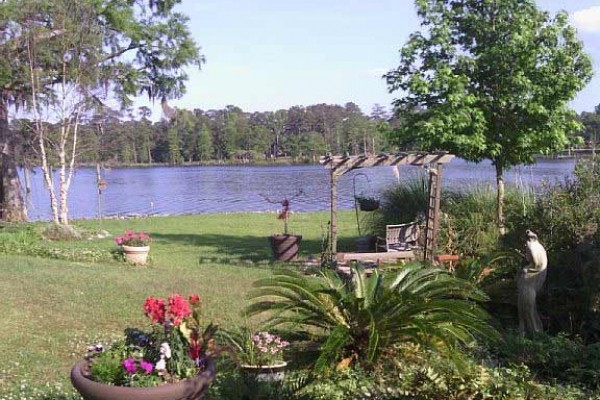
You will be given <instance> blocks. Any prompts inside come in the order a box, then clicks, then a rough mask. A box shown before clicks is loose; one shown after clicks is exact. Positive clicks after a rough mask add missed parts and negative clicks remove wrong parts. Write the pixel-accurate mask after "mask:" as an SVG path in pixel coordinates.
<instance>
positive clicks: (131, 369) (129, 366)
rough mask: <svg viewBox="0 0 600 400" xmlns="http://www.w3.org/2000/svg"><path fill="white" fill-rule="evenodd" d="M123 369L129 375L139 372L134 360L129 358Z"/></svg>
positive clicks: (124, 362)
mask: <svg viewBox="0 0 600 400" xmlns="http://www.w3.org/2000/svg"><path fill="white" fill-rule="evenodd" d="M123 367H124V368H125V371H127V373H128V374H135V373H136V372H137V367H136V366H135V359H134V358H128V359H127V360H125V361H123Z"/></svg>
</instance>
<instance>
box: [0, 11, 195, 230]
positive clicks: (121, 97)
mask: <svg viewBox="0 0 600 400" xmlns="http://www.w3.org/2000/svg"><path fill="white" fill-rule="evenodd" d="M11 2H12V3H19V4H20V7H21V10H24V12H22V13H21V14H20V15H19V16H20V19H15V21H14V23H15V24H18V25H19V26H20V30H21V31H22V34H21V37H24V38H25V44H26V57H25V58H24V60H23V65H24V66H26V68H25V70H26V72H27V75H26V76H27V85H24V87H26V89H27V90H26V91H27V94H28V96H27V103H28V104H29V107H30V108H29V109H30V112H31V113H32V114H33V115H34V119H35V121H36V123H35V129H36V133H37V135H38V145H39V155H40V160H41V164H42V169H43V171H44V177H45V181H46V184H47V187H48V189H49V195H50V200H51V208H52V214H53V219H54V221H55V222H57V223H60V224H68V223H69V217H68V192H69V189H70V186H71V183H72V179H73V173H74V170H75V167H76V158H77V144H78V134H79V126H80V123H81V120H82V118H84V117H86V116H91V115H92V114H93V112H94V109H97V108H104V107H106V106H105V102H106V101H112V102H115V103H117V104H118V105H120V106H121V108H122V109H124V108H126V107H129V106H130V105H131V104H132V96H135V95H138V94H141V93H145V94H146V95H147V96H148V97H149V98H150V99H156V98H158V99H160V100H161V102H163V103H165V104H166V101H167V99H169V98H172V97H178V96H180V95H182V94H183V93H184V92H185V86H184V82H185V80H186V79H187V75H186V74H185V72H184V70H183V69H184V67H186V66H188V65H195V66H200V64H201V63H202V62H203V58H202V57H201V55H200V53H199V48H198V46H197V45H196V44H195V42H194V41H193V40H192V38H191V37H190V33H189V31H188V28H187V25H186V24H187V18H186V17H185V16H183V15H182V14H180V13H177V12H175V11H174V10H173V8H174V7H175V6H176V5H177V4H178V3H180V1H178V0H159V1H157V0H148V1H146V2H144V1H140V2H131V1H129V0H80V1H77V2H74V1H72V0H52V1H41V0H26V1H24V2H23V1H16V0H8V1H7V2H5V4H6V3H11ZM45 120H54V121H57V122H58V124H57V126H58V128H57V132H48V130H47V129H48V128H47V126H48V125H47V124H44V123H43V122H44V121H45ZM54 136H55V137H56V140H55V141H52V140H50V138H51V137H54ZM51 152H52V154H50V153H51ZM51 159H56V162H57V169H58V182H54V175H53V168H52V165H51V162H50V160H51Z"/></svg>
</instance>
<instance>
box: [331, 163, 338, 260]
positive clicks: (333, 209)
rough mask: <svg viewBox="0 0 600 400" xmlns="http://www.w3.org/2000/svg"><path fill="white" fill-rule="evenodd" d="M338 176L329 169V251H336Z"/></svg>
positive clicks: (334, 252)
mask: <svg viewBox="0 0 600 400" xmlns="http://www.w3.org/2000/svg"><path fill="white" fill-rule="evenodd" d="M338 178H339V176H338V175H337V174H336V173H335V170H334V169H331V221H330V226H329V229H330V235H329V240H330V241H331V253H332V254H336V253H337V184H338Z"/></svg>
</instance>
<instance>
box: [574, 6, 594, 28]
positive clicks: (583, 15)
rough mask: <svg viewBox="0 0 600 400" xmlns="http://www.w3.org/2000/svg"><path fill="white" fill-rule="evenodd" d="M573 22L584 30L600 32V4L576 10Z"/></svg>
mask: <svg viewBox="0 0 600 400" xmlns="http://www.w3.org/2000/svg"><path fill="white" fill-rule="evenodd" d="M573 24H574V25H575V26H576V27H577V29H578V30H580V31H582V32H600V6H594V7H589V8H584V9H583V10H579V11H575V12H574V13H573Z"/></svg>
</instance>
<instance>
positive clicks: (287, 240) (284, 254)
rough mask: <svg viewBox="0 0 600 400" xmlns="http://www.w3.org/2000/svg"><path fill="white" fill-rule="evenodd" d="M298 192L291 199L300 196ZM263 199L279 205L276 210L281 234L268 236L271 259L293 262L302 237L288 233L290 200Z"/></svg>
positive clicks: (285, 198)
mask: <svg viewBox="0 0 600 400" xmlns="http://www.w3.org/2000/svg"><path fill="white" fill-rule="evenodd" d="M301 194H302V192H298V193H297V194H296V195H295V196H293V198H295V197H298V196H299V195H301ZM265 199H266V200H267V201H268V202H269V203H277V204H281V209H279V210H277V218H278V219H280V220H282V221H283V234H274V235H271V236H269V242H270V243H271V249H272V250H273V259H274V260H277V261H294V260H295V259H296V257H297V256H298V251H299V249H300V242H301V241H302V235H293V234H290V233H289V232H288V220H289V217H290V214H291V200H292V199H288V198H287V197H284V198H283V199H282V200H271V199H269V198H268V197H265Z"/></svg>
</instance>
